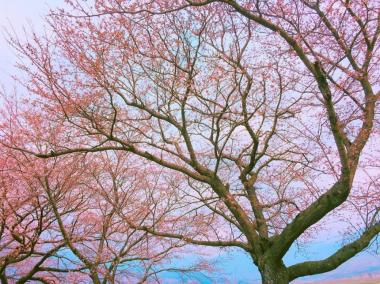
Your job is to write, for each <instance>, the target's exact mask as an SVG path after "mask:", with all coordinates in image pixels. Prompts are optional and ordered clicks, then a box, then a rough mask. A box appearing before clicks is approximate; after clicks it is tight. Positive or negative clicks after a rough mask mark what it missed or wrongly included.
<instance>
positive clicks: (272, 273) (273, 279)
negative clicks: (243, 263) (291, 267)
mask: <svg viewBox="0 0 380 284" xmlns="http://www.w3.org/2000/svg"><path fill="white" fill-rule="evenodd" d="M259 271H260V274H261V279H262V283H263V284H288V283H289V273H288V270H287V268H286V267H285V265H284V263H283V262H282V261H281V260H280V261H275V260H268V259H266V260H263V261H262V264H259Z"/></svg>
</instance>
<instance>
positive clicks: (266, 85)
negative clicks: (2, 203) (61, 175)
mask: <svg viewBox="0 0 380 284" xmlns="http://www.w3.org/2000/svg"><path fill="white" fill-rule="evenodd" d="M68 2H69V3H70V7H69V11H64V10H58V11H55V12H53V13H52V14H51V16H50V17H49V19H48V23H49V24H50V27H51V31H52V34H49V35H46V36H36V35H33V37H32V38H31V39H30V40H29V41H27V42H21V41H19V40H18V39H17V38H14V39H13V40H12V43H13V46H14V47H15V48H16V49H17V50H18V51H19V52H20V54H22V55H23V56H24V57H25V58H26V59H28V60H29V63H28V64H24V65H22V66H20V67H21V68H22V69H23V70H24V71H25V72H26V74H27V77H28V79H27V80H26V81H23V84H24V85H25V87H26V89H27V90H28V91H29V94H30V96H29V98H28V100H27V101H26V102H25V103H24V106H25V108H26V111H25V112H24V113H23V115H19V116H18V121H19V128H20V129H22V131H21V133H19V134H17V135H22V136H23V137H24V138H23V139H26V140H27V141H33V142H35V143H38V145H39V147H35V146H31V145H26V146H25V145H19V143H18V140H17V139H16V138H14V134H13V132H12V130H11V129H10V128H11V127H8V128H7V129H5V130H4V132H3V133H4V134H3V143H4V144H6V145H8V147H12V148H14V149H20V150H22V151H24V152H26V153H30V154H34V155H36V156H37V157H40V158H53V157H59V156H64V157H66V156H69V155H70V154H76V155H78V154H80V153H94V152H109V151H116V152H123V153H125V152H128V153H130V154H131V156H133V157H134V159H137V160H138V161H145V162H144V163H148V164H152V165H153V164H154V165H155V166H154V168H158V169H160V170H162V171H164V172H165V173H168V174H169V175H171V176H172V177H173V178H172V179H170V181H165V184H166V185H167V187H169V188H170V189H171V190H170V191H168V193H165V194H164V195H161V196H160V198H159V200H160V202H164V203H165V201H166V202H169V203H170V201H172V200H173V199H172V198H174V197H175V206H173V207H171V210H170V213H169V212H167V213H165V214H161V215H160V216H161V217H160V222H155V219H143V222H141V221H139V220H137V219H135V218H130V217H123V213H121V212H119V211H118V212H116V211H115V212H114V213H113V214H115V216H116V215H117V216H118V217H115V218H122V220H123V221H124V222H125V223H126V224H127V225H128V227H129V228H132V229H136V230H139V231H144V232H146V233H148V234H150V235H155V236H158V237H165V238H167V239H171V240H173V239H174V240H181V241H185V242H187V243H190V244H195V245H205V246H218V247H240V248H242V249H244V250H245V251H246V252H247V253H249V254H250V256H251V257H252V260H253V262H254V263H255V265H257V266H258V268H259V270H260V272H261V275H262V278H263V282H264V283H288V282H289V281H291V280H293V279H296V278H298V277H302V276H306V275H313V274H318V273H323V272H327V271H331V270H333V269H335V268H336V267H338V266H339V265H340V264H342V263H343V262H345V261H347V260H348V259H350V258H351V257H353V256H354V255H356V254H357V253H359V252H360V251H362V250H364V249H365V248H366V247H368V246H369V244H370V243H371V241H372V240H374V239H375V237H376V236H377V235H378V233H379V231H380V223H379V214H378V212H379V199H378V195H376V192H378V190H379V187H378V181H377V178H378V165H377V167H376V165H373V164H372V162H371V159H373V158H374V157H375V161H376V160H377V158H378V152H376V151H375V150H374V149H373V148H374V146H373V145H376V139H378V134H379V133H378V132H376V128H378V127H379V121H378V115H377V113H376V109H377V107H378V101H379V97H380V93H379V91H378V90H379V79H378V78H379V68H378V66H379V59H380V58H379V55H380V54H379V41H378V37H379V34H380V17H379V13H378V12H379V6H378V3H376V2H377V1H364V0H363V1H355V2H351V1H349V0H346V1H343V0H342V1H318V0H317V1H306V0H304V1H302V0H288V1H279V0H278V1H276V0H273V1H259V0H257V1H248V0H247V1H232V0H231V1H230V0H223V1H216V0H211V1H207V0H206V1H190V0H187V1H170V2H168V1H158V0H157V1H111V0H108V1H95V3H94V5H91V4H87V3H86V2H81V1H78V2H77V1H68ZM31 114H33V115H31ZM368 167H371V169H368ZM151 174H152V176H153V177H154V171H152V172H149V171H148V172H147V173H146V176H147V177H149V175H151ZM111 180H112V178H111ZM156 180H158V181H159V182H160V183H161V182H163V180H162V179H161V178H158V179H156ZM366 183H367V184H366ZM364 184H366V185H364ZM169 193H170V194H169ZM111 208H112V207H111ZM110 210H111V211H112V210H113V209H110ZM115 210H116V209H115ZM347 212H356V213H357V216H358V217H357V218H354V217H352V215H351V219H352V220H353V219H355V220H359V221H360V220H362V221H363V222H361V223H360V222H359V221H358V222H359V223H357V226H358V228H359V231H358V233H357V234H356V235H353V236H352V237H353V238H352V240H351V241H350V242H348V243H347V244H346V245H344V246H342V248H340V249H339V250H337V251H336V252H335V253H334V254H332V255H331V256H330V257H328V258H326V259H323V260H319V261H309V262H303V263H299V264H295V265H293V266H290V267H286V266H285V264H284V263H283V261H282V259H283V257H284V255H285V254H286V252H287V251H288V250H289V248H290V246H291V245H292V244H293V243H294V242H296V241H297V240H299V239H300V238H308V237H311V236H312V235H313V234H316V230H315V229H316V228H317V226H323V225H324V222H323V220H328V218H326V217H327V214H329V213H332V214H337V215H339V216H343V218H344V216H345V214H347ZM356 213H355V214H356ZM350 214H352V213H350ZM359 217H360V218H359ZM99 230H100V229H99Z"/></svg>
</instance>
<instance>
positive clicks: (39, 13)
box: [0, 0, 380, 284]
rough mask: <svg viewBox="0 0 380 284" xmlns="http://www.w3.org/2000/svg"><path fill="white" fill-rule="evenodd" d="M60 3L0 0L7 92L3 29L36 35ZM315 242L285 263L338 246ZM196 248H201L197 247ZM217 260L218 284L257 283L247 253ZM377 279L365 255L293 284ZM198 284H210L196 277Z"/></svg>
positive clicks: (5, 49) (376, 268)
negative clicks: (223, 283) (26, 30)
mask: <svg viewBox="0 0 380 284" xmlns="http://www.w3.org/2000/svg"><path fill="white" fill-rule="evenodd" d="M63 2H64V1H63V0H45V1H44V0H13V1H10V0H0V30H1V33H0V86H3V87H4V88H5V89H6V90H10V89H12V87H13V86H14V84H15V83H14V82H13V81H12V79H11V78H10V76H11V75H13V74H17V69H16V68H15V67H14V64H15V61H16V55H15V53H14V51H12V48H11V47H9V45H8V44H7V41H6V39H5V37H6V30H8V31H11V30H14V31H15V32H16V33H17V34H18V35H19V36H20V37H22V35H23V27H26V28H28V27H31V26H32V27H33V28H34V29H35V30H36V31H37V32H38V31H42V30H43V17H44V15H45V14H46V13H47V12H48V10H49V7H50V8H54V7H56V6H58V5H62V4H63ZM320 234H321V235H320V236H318V239H323V240H324V241H323V242H312V243H310V244H308V245H307V246H306V247H304V248H303V249H302V250H301V251H299V250H297V248H296V247H294V246H293V247H292V248H291V249H290V251H289V252H288V253H287V255H286V256H285V264H287V265H290V264H294V263H297V262H300V261H305V260H318V259H323V258H325V257H328V256H329V255H330V254H331V253H333V252H334V251H335V250H336V249H338V248H339V247H340V242H339V241H337V240H336V239H335V237H334V236H332V235H327V233H326V232H321V233H320ZM199 249H202V248H197V250H198V251H199ZM210 258H211V259H212V260H215V261H216V263H217V264H216V266H217V267H216V268H217V272H218V275H219V276H218V277H220V278H219V281H218V283H221V282H223V281H225V282H226V283H227V282H228V283H239V284H245V283H260V275H259V273H258V270H257V269H256V268H255V267H254V266H253V264H252V261H251V259H250V258H249V256H248V255H247V254H245V253H244V252H242V251H239V250H231V251H228V252H226V251H221V252H217V253H214V254H212V256H210ZM164 276H165V278H167V279H172V282H173V283H178V281H179V280H178V278H177V276H176V275H174V274H170V273H167V274H166V275H164ZM379 276H380V255H374V254H370V253H368V252H364V253H360V254H359V255H357V256H356V257H354V258H353V259H351V260H350V261H348V262H346V263H345V264H343V265H342V266H340V267H339V268H338V269H336V270H334V271H332V272H330V273H325V274H321V275H317V276H313V277H305V278H302V279H300V280H298V281H296V282H295V283H320V281H322V280H333V279H340V278H346V279H347V278H354V277H366V278H371V277H379ZM199 281H200V282H201V283H212V281H208V280H206V279H204V278H202V277H201V276H199Z"/></svg>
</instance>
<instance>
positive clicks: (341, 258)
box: [289, 222, 380, 280]
mask: <svg viewBox="0 0 380 284" xmlns="http://www.w3.org/2000/svg"><path fill="white" fill-rule="evenodd" d="M379 233H380V222H379V223H377V224H376V225H374V226H372V227H371V228H369V229H368V230H367V231H365V232H364V233H363V235H362V236H361V237H360V238H359V239H357V240H356V241H354V242H352V243H350V244H348V245H345V246H343V247H342V248H340V249H339V250H338V251H337V252H336V253H334V254H333V255H331V256H330V257H328V258H326V259H323V260H319V261H305V262H302V263H299V264H295V265H292V266H290V267H289V280H294V279H296V278H298V277H302V276H306V275H314V274H319V273H324V272H328V271H331V270H334V269H335V268H337V267H338V266H339V265H341V264H342V263H344V262H346V261H347V260H349V259H350V258H352V257H354V256H355V255H356V254H358V253H359V252H361V251H363V250H364V249H365V248H366V247H368V246H369V244H370V243H371V240H372V239H373V238H374V237H376V235H377V234H379Z"/></svg>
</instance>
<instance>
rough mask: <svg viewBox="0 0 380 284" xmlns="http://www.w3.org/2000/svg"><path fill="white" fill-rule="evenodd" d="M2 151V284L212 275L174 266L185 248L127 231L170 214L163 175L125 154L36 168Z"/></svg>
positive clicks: (198, 266) (29, 159) (37, 162)
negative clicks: (163, 196) (135, 224)
mask: <svg viewBox="0 0 380 284" xmlns="http://www.w3.org/2000/svg"><path fill="white" fill-rule="evenodd" d="M18 138H19V139H20V138H21V137H18ZM19 142H20V141H19ZM1 150H2V152H1V157H2V159H1V160H2V165H1V171H0V181H1V187H0V190H1V191H0V192H1V196H2V200H1V203H0V205H1V207H0V208H1V211H0V213H1V215H0V217H1V219H0V220H1V223H0V236H1V241H0V272H1V278H0V279H1V283H9V281H11V282H12V283H26V282H28V281H39V282H42V283H61V282H62V281H63V282H69V283H126V282H127V283H131V282H133V283H145V282H146V281H149V282H152V283H153V282H155V281H160V280H161V277H160V273H162V272H166V271H172V272H176V273H179V274H190V275H191V273H193V272H196V271H202V272H205V271H208V270H210V268H209V267H208V266H206V265H205V263H203V262H194V263H193V265H192V266H185V265H182V266H181V265H173V264H171V260H172V259H173V258H175V257H178V254H179V253H180V251H181V248H182V247H183V246H184V244H185V242H183V241H181V240H172V241H166V240H165V241H164V240H162V238H157V237H154V236H149V235H147V233H146V232H144V231H139V230H137V229H136V228H134V227H131V226H129V222H136V223H138V224H140V225H141V224H144V223H145V222H149V223H150V224H151V223H152V224H159V223H160V224H161V223H163V222H162V218H163V216H165V215H166V214H170V213H171V211H172V210H173V207H174V206H175V204H174V201H175V198H174V197H173V198H172V197H171V196H170V193H168V194H167V195H166V196H167V198H168V199H169V198H170V199H173V200H172V201H170V200H167V201H166V202H165V204H162V202H160V201H161V200H162V198H160V196H161V195H162V194H165V192H166V191H167V189H166V188H167V187H165V185H163V184H162V182H159V180H161V179H164V174H163V173H162V171H160V172H157V170H155V169H154V168H153V167H147V166H146V165H144V164H142V163H139V162H138V161H136V160H134V159H132V158H130V157H128V155H126V154H125V153H112V152H107V153H105V154H98V155H92V156H90V157H89V156H83V155H78V156H74V157H72V158H65V159H57V158H56V159H50V160H41V159H38V158H36V157H33V156H30V155H25V154H24V153H22V152H20V151H15V150H12V149H10V148H1ZM127 157H128V159H127ZM144 168H146V169H145V170H144ZM147 171H149V175H148V174H147ZM182 254H183V252H182Z"/></svg>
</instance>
